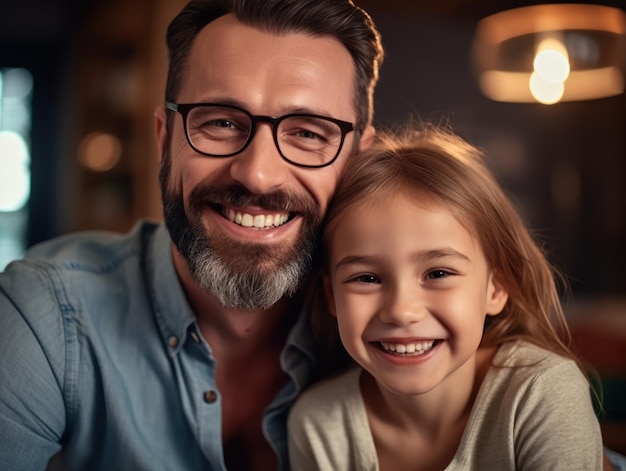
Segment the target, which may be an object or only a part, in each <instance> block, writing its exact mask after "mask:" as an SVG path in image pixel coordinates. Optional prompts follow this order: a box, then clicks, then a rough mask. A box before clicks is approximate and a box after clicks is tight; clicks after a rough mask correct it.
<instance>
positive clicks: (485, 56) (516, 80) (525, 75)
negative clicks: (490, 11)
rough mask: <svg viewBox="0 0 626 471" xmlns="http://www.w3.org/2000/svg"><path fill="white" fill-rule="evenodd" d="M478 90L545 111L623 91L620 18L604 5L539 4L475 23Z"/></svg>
mask: <svg viewBox="0 0 626 471" xmlns="http://www.w3.org/2000/svg"><path fill="white" fill-rule="evenodd" d="M472 64H473V67H474V69H475V72H476V75H477V80H478V84H479V87H480V89H481V91H482V92H483V93H484V94H485V95H486V96H487V97H488V98H490V99H492V100H496V101H503V102H513V103H528V102H540V103H545V104H552V103H558V102H560V101H578V100H590V99H595V98H603V97H609V96H614V95H619V94H621V93H623V92H624V83H625V79H624V76H625V70H626V14H625V13H624V11H622V10H620V9H618V8H615V7H609V6H603V5H589V4H542V5H533V6H528V7H522V8H515V9H512V10H506V11H503V12H500V13H496V14H494V15H491V16H488V17H486V18H484V19H482V20H481V21H480V22H479V23H478V25H477V27H476V32H475V35H474V41H473V44H472Z"/></svg>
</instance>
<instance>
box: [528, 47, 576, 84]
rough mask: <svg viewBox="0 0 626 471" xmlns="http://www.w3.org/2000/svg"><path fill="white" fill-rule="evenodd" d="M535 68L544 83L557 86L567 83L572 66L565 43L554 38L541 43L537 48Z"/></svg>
mask: <svg viewBox="0 0 626 471" xmlns="http://www.w3.org/2000/svg"><path fill="white" fill-rule="evenodd" d="M533 68H534V70H535V73H536V74H537V75H538V76H539V77H540V78H541V80H542V81H544V82H547V83H555V84H559V83H560V84H562V83H563V82H565V81H566V80H567V77H568V76H569V72H570V65H569V57H568V54H567V49H566V48H565V46H563V43H562V42H561V41H559V40H557V39H554V38H547V39H544V40H543V41H541V43H540V44H539V46H538V47H537V54H536V55H535V60H534V62H533ZM531 81H532V79H531Z"/></svg>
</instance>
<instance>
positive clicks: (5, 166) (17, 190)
mask: <svg viewBox="0 0 626 471" xmlns="http://www.w3.org/2000/svg"><path fill="white" fill-rule="evenodd" d="M29 161H30V156H29V154H28V148H27V147H26V143H25V142H24V138H23V137H22V136H20V135H19V134H17V133H16V132H13V131H0V211H4V212H11V211H18V210H20V209H22V208H23V207H24V205H25V204H26V202H27V201H28V198H29V197H30V170H29V168H28V162H29Z"/></svg>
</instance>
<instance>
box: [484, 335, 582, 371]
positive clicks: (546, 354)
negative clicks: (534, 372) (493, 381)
mask: <svg viewBox="0 0 626 471" xmlns="http://www.w3.org/2000/svg"><path fill="white" fill-rule="evenodd" d="M492 363H493V366H496V367H508V368H514V367H528V368H533V367H534V368H540V369H546V368H552V367H556V366H562V365H571V366H573V367H576V368H577V366H576V362H575V361H573V360H572V359H570V358H566V357H564V356H561V355H559V354H557V353H555V352H552V351H550V350H547V349H545V348H542V347H540V346H538V345H535V344H533V343H531V342H528V341H526V340H516V341H512V342H507V343H504V344H502V345H500V346H499V347H498V351H497V353H496V355H495V356H494V358H493V362H492Z"/></svg>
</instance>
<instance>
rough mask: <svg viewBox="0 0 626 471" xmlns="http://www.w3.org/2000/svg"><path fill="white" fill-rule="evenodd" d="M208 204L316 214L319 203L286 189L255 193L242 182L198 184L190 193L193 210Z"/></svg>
mask: <svg viewBox="0 0 626 471" xmlns="http://www.w3.org/2000/svg"><path fill="white" fill-rule="evenodd" d="M207 204H210V205H213V206H215V205H218V206H239V207H245V206H256V207H259V208H264V209H267V210H270V211H277V212H295V213H302V214H314V213H317V212H318V205H317V203H316V202H315V201H314V200H313V198H312V197H309V196H308V195H307V196H302V195H296V194H293V193H289V192H287V191H285V190H277V191H274V192H272V193H264V194H255V193H252V192H251V191H250V190H248V189H247V188H246V187H244V186H243V185H240V184H236V183H235V184H230V185H224V186H214V185H198V186H197V187H195V188H194V189H193V190H192V191H191V193H190V195H189V207H190V210H191V211H198V210H202V208H203V207H204V206H206V205H207Z"/></svg>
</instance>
